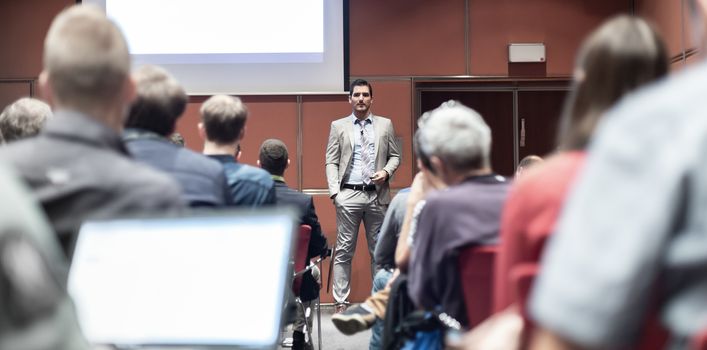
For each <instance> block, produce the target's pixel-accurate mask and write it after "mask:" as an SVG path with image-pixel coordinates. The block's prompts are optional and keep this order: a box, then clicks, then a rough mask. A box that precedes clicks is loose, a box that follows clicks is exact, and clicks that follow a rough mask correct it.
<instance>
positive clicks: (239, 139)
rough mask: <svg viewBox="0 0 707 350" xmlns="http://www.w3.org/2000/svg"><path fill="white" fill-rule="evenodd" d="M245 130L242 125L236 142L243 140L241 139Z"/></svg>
mask: <svg viewBox="0 0 707 350" xmlns="http://www.w3.org/2000/svg"><path fill="white" fill-rule="evenodd" d="M245 129H246V127H245V125H244V126H243V129H241V132H240V134H238V141H241V140H243V138H244V137H245Z"/></svg>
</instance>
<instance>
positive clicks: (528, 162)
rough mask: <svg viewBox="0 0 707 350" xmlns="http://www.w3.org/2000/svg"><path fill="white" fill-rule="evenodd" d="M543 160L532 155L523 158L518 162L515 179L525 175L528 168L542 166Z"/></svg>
mask: <svg viewBox="0 0 707 350" xmlns="http://www.w3.org/2000/svg"><path fill="white" fill-rule="evenodd" d="M542 162H543V159H542V158H541V157H540V156H536V155H534V154H531V155H528V156H525V157H523V159H521V160H520V162H518V167H516V174H515V178H516V179H517V178H519V177H520V176H522V175H523V174H524V173H526V172H527V171H528V170H530V168H535V166H537V165H540V164H542Z"/></svg>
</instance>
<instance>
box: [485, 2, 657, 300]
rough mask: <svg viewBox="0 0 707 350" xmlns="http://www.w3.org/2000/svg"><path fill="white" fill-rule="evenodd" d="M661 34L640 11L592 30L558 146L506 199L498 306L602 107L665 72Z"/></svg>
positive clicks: (546, 223) (533, 253)
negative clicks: (556, 151) (659, 34)
mask: <svg viewBox="0 0 707 350" xmlns="http://www.w3.org/2000/svg"><path fill="white" fill-rule="evenodd" d="M667 69H668V68H667V55H666V52H665V49H664V45H663V42H662V40H661V39H660V37H659V36H658V34H657V33H656V32H655V31H654V30H652V29H651V28H650V26H649V25H648V24H647V23H646V22H645V21H643V20H642V19H640V18H637V17H629V16H621V17H617V18H615V19H612V20H610V21H608V22H606V23H605V24H604V25H602V26H601V27H600V28H599V29H597V30H596V31H595V32H593V33H592V34H591V35H590V36H589V37H588V38H587V39H586V40H585V42H584V44H583V45H582V48H581V49H580V52H579V56H578V61H577V65H576V67H575V72H576V73H575V81H574V86H573V88H572V91H571V93H570V95H569V96H568V99H567V102H566V106H565V111H564V115H563V116H562V119H561V125H560V128H559V129H558V130H560V135H559V138H558V140H559V144H558V148H559V150H560V152H559V153H558V154H556V155H554V156H553V157H551V158H550V159H548V160H547V161H546V162H545V164H543V166H542V167H539V168H538V169H535V170H534V171H531V172H529V173H524V174H523V176H522V177H521V178H520V179H518V181H516V183H515V184H514V186H513V188H512V190H511V193H510V195H509V197H508V201H506V205H505V208H504V212H503V219H502V222H501V243H500V247H499V254H498V256H497V260H496V273H495V275H496V276H495V279H496V282H495V288H494V289H495V302H494V303H495V307H494V309H495V311H497V312H498V311H501V310H503V309H505V308H506V307H508V306H510V305H511V304H513V303H514V302H517V301H518V300H517V299H516V297H515V295H514V290H515V286H514V285H512V283H511V272H512V271H513V268H514V267H516V266H519V265H520V264H523V263H536V262H538V261H539V259H540V253H541V251H542V248H543V247H542V246H541V245H542V242H544V241H545V239H546V237H547V236H548V235H550V234H551V233H552V232H553V230H554V228H555V222H556V221H557V217H558V215H559V213H560V210H561V209H562V205H563V203H564V201H565V196H566V194H567V192H568V190H569V189H570V187H571V185H572V184H573V182H574V180H575V178H576V175H577V172H579V171H580V169H581V167H582V165H583V164H584V159H585V157H586V152H585V148H586V146H587V143H588V142H589V139H590V138H591V136H592V133H593V132H594V128H595V126H596V125H597V124H598V122H599V121H600V120H601V119H602V117H603V115H604V113H605V111H606V110H607V109H609V108H610V107H611V106H612V105H613V104H615V103H616V102H617V101H618V100H619V99H621V98H622V97H623V96H624V95H626V94H627V93H629V92H631V91H633V90H635V89H636V88H639V87H641V86H642V85H645V84H647V83H649V82H652V81H653V80H655V79H657V78H660V77H662V76H663V75H664V74H665V73H666V72H667Z"/></svg>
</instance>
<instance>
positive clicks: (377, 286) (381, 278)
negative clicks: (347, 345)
mask: <svg viewBox="0 0 707 350" xmlns="http://www.w3.org/2000/svg"><path fill="white" fill-rule="evenodd" d="M391 276H393V271H389V270H386V269H380V270H378V272H377V273H376V275H375V277H373V288H372V289H371V294H375V293H376V292H378V291H379V290H382V289H383V288H385V285H386V284H387V283H388V280H389V279H390V277H391ZM382 336H383V320H381V319H376V323H374V324H373V328H371V342H370V344H369V347H368V348H369V349H370V350H379V349H380V347H381V341H382V340H383V339H381V337H382Z"/></svg>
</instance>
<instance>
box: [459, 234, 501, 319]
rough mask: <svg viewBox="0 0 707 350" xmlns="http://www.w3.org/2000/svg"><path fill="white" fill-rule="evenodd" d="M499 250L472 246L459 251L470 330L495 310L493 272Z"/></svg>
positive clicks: (460, 272) (460, 270) (460, 274)
mask: <svg viewBox="0 0 707 350" xmlns="http://www.w3.org/2000/svg"><path fill="white" fill-rule="evenodd" d="M497 253H498V248H497V247H496V246H478V245H471V246H468V247H465V248H462V249H461V250H460V251H459V258H458V260H457V263H458V266H459V278H461V281H462V293H463V295H464V304H465V305H466V314H467V317H468V318H469V328H473V327H474V326H476V325H478V324H479V323H481V322H482V321H483V320H485V319H486V318H488V317H489V316H491V313H492V310H493V305H492V304H493V303H492V301H493V272H494V265H495V261H496V254H497Z"/></svg>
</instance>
